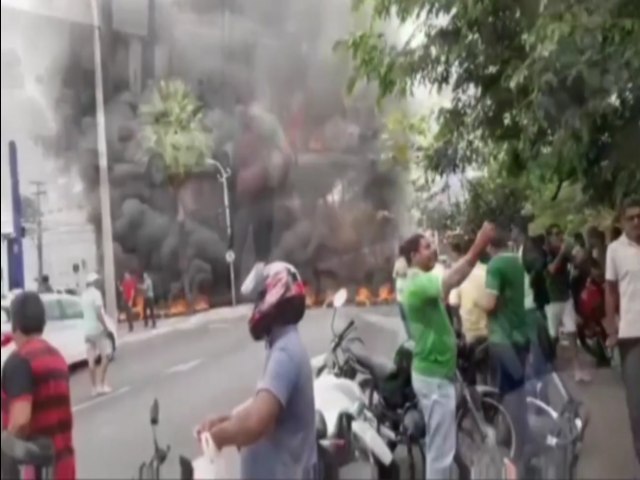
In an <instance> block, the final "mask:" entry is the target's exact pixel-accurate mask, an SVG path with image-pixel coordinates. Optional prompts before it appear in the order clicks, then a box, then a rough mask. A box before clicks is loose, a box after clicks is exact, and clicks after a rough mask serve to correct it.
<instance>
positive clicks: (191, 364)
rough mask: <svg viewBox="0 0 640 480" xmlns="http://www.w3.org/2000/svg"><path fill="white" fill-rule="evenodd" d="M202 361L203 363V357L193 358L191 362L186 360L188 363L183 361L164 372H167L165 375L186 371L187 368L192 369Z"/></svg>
mask: <svg viewBox="0 0 640 480" xmlns="http://www.w3.org/2000/svg"><path fill="white" fill-rule="evenodd" d="M201 363H202V358H199V359H197V360H193V361H191V362H186V363H181V364H179V365H175V366H173V367H171V368H169V369H168V370H166V371H165V372H164V373H165V375H171V374H172V373H180V372H186V371H187V370H191V369H192V368H194V367H197V366H198V365H200V364H201Z"/></svg>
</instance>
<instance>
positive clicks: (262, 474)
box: [200, 264, 317, 480]
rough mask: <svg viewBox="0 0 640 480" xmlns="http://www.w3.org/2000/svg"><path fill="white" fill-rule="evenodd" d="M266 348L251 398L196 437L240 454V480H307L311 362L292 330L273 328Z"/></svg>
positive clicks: (312, 447)
mask: <svg viewBox="0 0 640 480" xmlns="http://www.w3.org/2000/svg"><path fill="white" fill-rule="evenodd" d="M272 265H273V264H272ZM260 268H265V267H260ZM266 268H267V269H268V268H269V266H267V267H266ZM277 268H279V269H281V268H282V265H278V266H277ZM266 275H267V276H268V275H270V274H269V273H267V274H266ZM262 283H264V281H263V282H262ZM269 284H271V282H269ZM268 295H269V294H267V297H268ZM258 305H260V303H258ZM257 308H259V307H257ZM265 342H266V346H267V357H266V362H265V366H264V370H263V373H262V378H261V379H260V381H259V383H258V388H257V390H256V393H255V395H254V396H253V398H251V399H250V400H249V401H248V402H247V403H245V404H244V405H242V406H241V407H239V408H238V409H236V411H234V413H233V414H232V415H225V416H222V417H218V418H215V419H213V420H209V421H207V422H205V423H204V424H203V425H202V426H201V427H200V431H208V432H209V433H210V434H211V438H212V440H213V442H214V444H215V445H216V447H217V448H218V449H220V450H221V449H223V448H225V447H229V446H235V447H237V448H239V449H240V454H241V474H242V478H244V479H260V478H264V479H283V480H284V479H292V478H295V479H301V480H311V479H312V478H313V477H314V470H315V466H316V463H317V450H316V448H317V447H316V433H315V402H314V397H313V372H312V369H311V359H310V358H309V354H308V353H307V350H306V348H305V346H304V344H303V343H302V339H301V338H300V333H299V332H298V327H297V325H295V324H288V325H287V324H276V325H273V326H272V327H271V328H269V331H268V333H267V335H266V337H265Z"/></svg>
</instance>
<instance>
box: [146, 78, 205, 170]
mask: <svg viewBox="0 0 640 480" xmlns="http://www.w3.org/2000/svg"><path fill="white" fill-rule="evenodd" d="M141 115H142V121H143V125H144V130H143V133H144V141H145V146H146V148H147V149H148V151H149V153H150V154H157V155H160V156H161V157H162V158H163V160H164V162H165V165H166V167H167V172H168V174H169V176H170V177H171V178H172V179H173V180H174V181H181V180H183V179H184V178H185V177H187V176H189V175H190V174H192V173H194V172H196V171H198V170H199V169H200V168H202V167H203V166H204V164H205V161H206V159H207V158H208V157H209V155H210V154H211V151H212V149H213V144H212V141H211V137H212V136H211V134H210V133H209V132H207V130H206V128H205V126H204V123H203V118H202V105H201V104H200V102H199V101H198V99H197V98H196V96H195V95H194V93H193V92H192V91H191V90H190V89H189V87H188V86H187V85H186V84H185V83H183V82H182V81H180V80H169V81H162V82H160V84H159V85H158V87H157V88H156V90H155V92H154V93H153V95H152V98H151V100H150V101H149V103H148V104H146V105H144V106H143V107H142V108H141Z"/></svg>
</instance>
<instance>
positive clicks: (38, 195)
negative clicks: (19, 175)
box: [31, 182, 46, 284]
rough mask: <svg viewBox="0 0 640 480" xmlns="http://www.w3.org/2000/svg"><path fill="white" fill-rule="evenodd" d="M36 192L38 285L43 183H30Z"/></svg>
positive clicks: (42, 272)
mask: <svg viewBox="0 0 640 480" xmlns="http://www.w3.org/2000/svg"><path fill="white" fill-rule="evenodd" d="M31 183H32V184H33V185H34V186H35V188H36V191H35V192H34V196H35V197H36V209H37V212H36V215H37V218H36V249H37V251H38V283H39V284H40V283H41V282H42V276H43V275H44V265H43V263H44V260H43V257H44V255H43V246H42V244H43V241H42V216H43V215H42V200H41V198H42V197H43V196H44V195H45V194H46V192H45V190H44V182H31Z"/></svg>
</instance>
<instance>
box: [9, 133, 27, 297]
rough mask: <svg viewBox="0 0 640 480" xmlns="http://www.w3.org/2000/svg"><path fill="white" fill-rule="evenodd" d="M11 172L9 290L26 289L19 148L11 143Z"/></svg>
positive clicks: (14, 143)
mask: <svg viewBox="0 0 640 480" xmlns="http://www.w3.org/2000/svg"><path fill="white" fill-rule="evenodd" d="M9 170H10V176H11V211H12V213H13V237H12V238H10V239H9V241H8V242H7V250H8V252H7V253H8V257H9V272H8V273H9V290H14V289H23V288H24V257H23V251H22V198H21V197H20V176H19V173H18V147H17V146H16V142H14V141H13V140H11V141H10V142H9Z"/></svg>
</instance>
